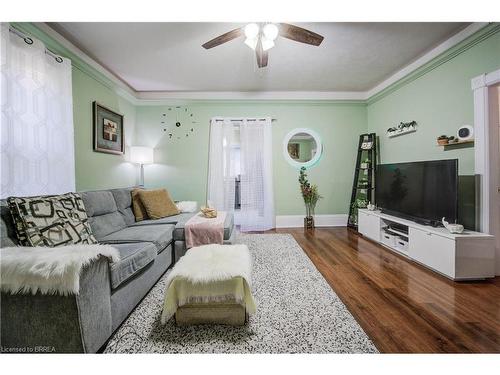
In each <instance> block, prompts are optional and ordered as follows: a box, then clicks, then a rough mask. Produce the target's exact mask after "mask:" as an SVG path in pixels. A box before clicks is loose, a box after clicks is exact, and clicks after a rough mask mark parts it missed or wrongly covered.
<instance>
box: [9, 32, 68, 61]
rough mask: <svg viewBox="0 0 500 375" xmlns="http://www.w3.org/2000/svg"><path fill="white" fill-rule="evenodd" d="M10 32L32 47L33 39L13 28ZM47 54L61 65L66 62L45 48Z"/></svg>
mask: <svg viewBox="0 0 500 375" xmlns="http://www.w3.org/2000/svg"><path fill="white" fill-rule="evenodd" d="M9 31H10V32H11V33H13V34H15V35H17V36H18V37H19V38H22V39H23V40H24V43H26V44H29V45H32V44H33V39H31V38H30V37H29V36H27V35H26V34H23V33H22V32H20V31H19V30H17V29H14V28H13V27H9ZM45 53H46V54H47V55H49V56H51V57H53V58H54V60H56V61H57V62H58V63H59V64H61V63H62V62H63V61H64V60H63V58H62V57H61V56H59V55H57V54H55V53H54V52H52V51H51V50H50V49H48V48H47V47H45Z"/></svg>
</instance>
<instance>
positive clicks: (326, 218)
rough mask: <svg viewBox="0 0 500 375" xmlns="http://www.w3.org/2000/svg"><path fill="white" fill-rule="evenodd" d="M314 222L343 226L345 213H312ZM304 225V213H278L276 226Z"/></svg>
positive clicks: (329, 225)
mask: <svg viewBox="0 0 500 375" xmlns="http://www.w3.org/2000/svg"><path fill="white" fill-rule="evenodd" d="M314 224H315V225H316V226H317V227H345V226H346V225H347V215H345V214H337V215H314ZM303 226H304V215H278V216H276V228H300V227H303Z"/></svg>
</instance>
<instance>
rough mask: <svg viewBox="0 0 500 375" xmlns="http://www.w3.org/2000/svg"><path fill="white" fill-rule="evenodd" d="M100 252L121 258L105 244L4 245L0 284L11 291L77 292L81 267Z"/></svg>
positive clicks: (108, 256)
mask: <svg viewBox="0 0 500 375" xmlns="http://www.w3.org/2000/svg"><path fill="white" fill-rule="evenodd" d="M100 256H104V257H107V258H109V259H110V260H111V261H113V262H117V261H119V260H120V255H119V252H118V250H117V249H115V248H114V247H111V246H107V245H70V246H61V247H6V248H3V249H0V275H1V278H0V287H1V290H2V292H10V293H12V294H15V293H21V294H29V293H32V294H36V293H37V292H38V291H40V293H42V294H61V295H68V294H78V293H79V290H80V273H81V271H82V269H83V268H84V267H85V266H86V265H88V264H90V263H91V262H92V261H95V260H97V259H98V258H99V257H100Z"/></svg>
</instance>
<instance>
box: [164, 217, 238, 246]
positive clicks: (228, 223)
mask: <svg viewBox="0 0 500 375" xmlns="http://www.w3.org/2000/svg"><path fill="white" fill-rule="evenodd" d="M181 215H182V217H180V216H181ZM181 215H177V216H178V217H179V219H180V220H179V221H178V222H177V224H176V225H175V229H174V236H173V237H174V240H175V241H184V240H185V237H184V227H185V225H186V222H187V221H188V220H189V219H190V218H191V217H193V216H194V215H197V213H194V214H193V213H190V214H181ZM233 227H234V216H233V214H232V213H230V212H228V213H227V214H226V219H225V220H224V240H229V239H230V238H231V234H232V233H233Z"/></svg>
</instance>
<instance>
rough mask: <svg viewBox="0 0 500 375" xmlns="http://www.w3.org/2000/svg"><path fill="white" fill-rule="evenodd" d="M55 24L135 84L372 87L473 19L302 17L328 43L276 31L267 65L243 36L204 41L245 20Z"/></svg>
mask: <svg viewBox="0 0 500 375" xmlns="http://www.w3.org/2000/svg"><path fill="white" fill-rule="evenodd" d="M49 25H50V27H52V28H53V29H55V30H56V31H58V32H59V33H60V34H62V35H63V36H64V37H66V38H67V39H68V40H69V41H71V42H72V43H73V44H75V45H76V46H77V47H79V48H80V49H82V50H83V51H84V52H85V53H87V54H88V55H89V56H90V57H92V58H93V59H95V60H96V61H98V62H99V63H101V64H102V65H103V66H105V67H106V68H107V69H109V70H110V71H111V72H113V73H114V74H115V75H117V76H118V77H119V78H120V79H121V80H123V81H124V82H126V83H127V84H128V85H129V86H130V87H132V88H133V89H134V90H135V91H366V90H369V89H371V88H373V87H374V86H376V85H377V84H378V83H380V82H381V81H383V80H384V79H386V78H387V77H388V76H390V75H391V74H393V73H394V72H396V71H398V70H399V69H401V68H403V67H404V66H406V65H408V64H409V63H411V62H413V61H414V60H415V59H417V58H418V57H420V56H422V55H423V54H424V53H426V52H428V51H429V50H430V49H432V48H433V47H435V46H436V45H437V44H439V43H441V42H442V41H444V40H446V39H448V38H449V37H450V36H452V35H454V34H456V33H457V32H458V31H460V30H462V29H463V28H464V27H466V26H467V25H468V24H466V23H296V25H298V26H301V27H304V28H307V29H310V30H311V31H314V32H316V33H318V34H321V35H323V36H324V38H325V39H324V40H323V43H322V44H321V45H320V46H319V47H313V46H309V45H305V44H301V43H297V42H293V41H291V40H288V39H285V38H281V37H278V39H277V41H276V46H275V47H274V48H272V49H271V50H270V53H269V66H268V67H267V68H264V69H257V67H256V62H255V56H254V52H253V51H252V50H251V49H250V48H248V47H247V46H246V45H245V44H244V43H243V38H239V39H235V40H233V41H230V42H228V43H226V44H223V45H221V46H218V47H215V48H213V49H210V50H205V49H204V48H202V47H201V45H202V44H203V43H205V42H206V41H208V40H210V39H212V38H214V37H216V36H218V35H220V34H222V33H224V32H227V31H229V30H232V29H233V28H236V27H241V26H243V24H231V23H201V22H200V23H83V22H76V23H51V24H49Z"/></svg>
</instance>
